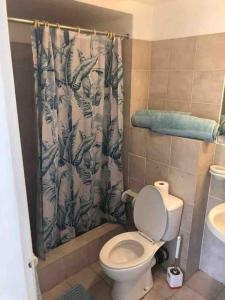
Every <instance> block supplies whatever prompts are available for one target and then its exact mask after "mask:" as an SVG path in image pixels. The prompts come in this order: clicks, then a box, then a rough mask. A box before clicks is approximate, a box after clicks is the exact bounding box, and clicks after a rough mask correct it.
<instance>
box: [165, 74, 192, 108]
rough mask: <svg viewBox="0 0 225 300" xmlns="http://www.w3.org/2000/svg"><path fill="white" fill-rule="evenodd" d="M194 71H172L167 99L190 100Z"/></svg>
mask: <svg viewBox="0 0 225 300" xmlns="http://www.w3.org/2000/svg"><path fill="white" fill-rule="evenodd" d="M192 81H193V71H189V70H183V71H170V72H169V83H168V95H167V99H168V100H171V101H181V102H182V101H186V102H187V101H190V99H191V87H192Z"/></svg>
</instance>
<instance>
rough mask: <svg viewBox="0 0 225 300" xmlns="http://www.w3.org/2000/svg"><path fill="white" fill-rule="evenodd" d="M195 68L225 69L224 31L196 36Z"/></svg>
mask: <svg viewBox="0 0 225 300" xmlns="http://www.w3.org/2000/svg"><path fill="white" fill-rule="evenodd" d="M197 39H198V40H197V51H196V57H195V69H197V70H217V69H219V70H224V69H225V55H224V53H225V33H219V34H211V35H203V36H200V37H198V38H197Z"/></svg>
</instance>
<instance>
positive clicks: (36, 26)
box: [34, 20, 40, 28]
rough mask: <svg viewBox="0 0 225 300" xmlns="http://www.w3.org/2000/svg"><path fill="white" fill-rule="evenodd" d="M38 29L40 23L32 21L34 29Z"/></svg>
mask: <svg viewBox="0 0 225 300" xmlns="http://www.w3.org/2000/svg"><path fill="white" fill-rule="evenodd" d="M38 27H40V21H39V20H34V28H38Z"/></svg>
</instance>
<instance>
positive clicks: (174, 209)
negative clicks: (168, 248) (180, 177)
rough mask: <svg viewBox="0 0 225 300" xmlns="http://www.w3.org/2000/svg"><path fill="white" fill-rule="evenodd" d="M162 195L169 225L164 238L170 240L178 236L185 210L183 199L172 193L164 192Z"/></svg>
mask: <svg viewBox="0 0 225 300" xmlns="http://www.w3.org/2000/svg"><path fill="white" fill-rule="evenodd" d="M162 196H163V201H164V204H165V207H166V210H167V226H166V231H165V233H164V235H163V237H162V240H163V241H167V242H168V241H172V240H173V239H175V238H176V237H177V236H178V233H179V229H180V223H181V215H182V210H183V201H182V200H181V199H179V198H177V197H175V196H172V195H170V194H166V195H165V194H164V195H162Z"/></svg>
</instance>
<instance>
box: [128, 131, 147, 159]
mask: <svg viewBox="0 0 225 300" xmlns="http://www.w3.org/2000/svg"><path fill="white" fill-rule="evenodd" d="M146 137H147V129H144V128H138V127H131V128H130V135H129V152H131V153H132V154H136V155H139V156H144V157H146V148H147V147H146V146H147V142H146Z"/></svg>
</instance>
